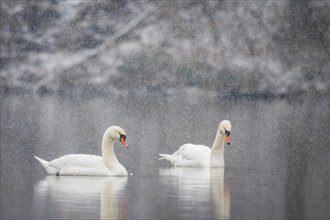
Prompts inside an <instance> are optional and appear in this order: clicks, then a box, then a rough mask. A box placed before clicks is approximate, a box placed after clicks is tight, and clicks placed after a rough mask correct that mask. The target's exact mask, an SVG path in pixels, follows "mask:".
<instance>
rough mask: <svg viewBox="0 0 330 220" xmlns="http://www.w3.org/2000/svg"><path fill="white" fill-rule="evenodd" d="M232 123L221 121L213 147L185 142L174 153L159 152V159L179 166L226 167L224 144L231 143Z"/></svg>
mask: <svg viewBox="0 0 330 220" xmlns="http://www.w3.org/2000/svg"><path fill="white" fill-rule="evenodd" d="M230 131H231V123H230V121H228V120H223V121H221V122H220V124H219V127H218V130H217V133H216V136H215V140H214V143H213V146H212V148H209V147H207V146H204V145H194V144H184V145H182V146H181V147H180V148H179V149H178V150H177V151H176V152H174V153H173V154H159V156H160V158H159V160H163V159H165V160H167V161H169V162H170V163H171V164H172V165H173V166H179V167H224V166H225V162H224V146H225V143H226V144H228V145H229V144H230Z"/></svg>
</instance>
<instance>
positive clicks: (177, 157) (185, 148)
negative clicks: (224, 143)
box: [170, 144, 211, 167]
mask: <svg viewBox="0 0 330 220" xmlns="http://www.w3.org/2000/svg"><path fill="white" fill-rule="evenodd" d="M210 152H211V149H210V148H209V147H207V146H204V145H194V144H184V145H182V146H181V147H180V148H179V150H177V151H176V152H175V153H174V154H172V157H171V160H170V161H171V163H172V164H173V165H175V166H183V167H208V166H210Z"/></svg>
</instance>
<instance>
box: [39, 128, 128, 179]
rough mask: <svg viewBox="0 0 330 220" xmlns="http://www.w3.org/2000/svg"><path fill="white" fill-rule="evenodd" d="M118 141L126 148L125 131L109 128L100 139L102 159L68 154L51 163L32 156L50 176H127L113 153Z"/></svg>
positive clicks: (94, 156) (95, 156) (93, 156)
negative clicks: (115, 142) (115, 141)
mask: <svg viewBox="0 0 330 220" xmlns="http://www.w3.org/2000/svg"><path fill="white" fill-rule="evenodd" d="M116 139H117V140H119V141H120V142H122V143H123V145H124V146H125V147H126V148H128V144H127V142H126V133H125V131H124V130H123V129H122V128H120V127H118V126H112V127H109V128H108V129H107V130H106V131H105V133H104V135H103V139H102V157H101V156H97V155H87V154H68V155H65V156H62V157H59V158H57V159H54V160H52V161H49V162H48V161H46V160H43V159H41V158H38V157H36V156H34V157H35V158H36V159H37V160H38V161H39V162H40V163H41V165H42V166H43V167H44V168H45V170H46V171H47V173H48V174H50V175H64V176H127V174H128V173H127V170H126V169H125V167H124V166H123V165H121V164H120V163H119V161H118V159H117V157H116V155H115V153H114V150H113V146H114V140H116Z"/></svg>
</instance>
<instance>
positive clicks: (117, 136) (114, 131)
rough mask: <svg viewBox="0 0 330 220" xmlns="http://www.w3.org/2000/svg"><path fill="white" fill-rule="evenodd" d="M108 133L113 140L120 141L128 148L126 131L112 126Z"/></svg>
mask: <svg viewBox="0 0 330 220" xmlns="http://www.w3.org/2000/svg"><path fill="white" fill-rule="evenodd" d="M107 133H108V134H109V136H110V138H111V139H112V140H118V141H120V142H121V143H122V144H123V145H124V147H126V148H128V143H127V142H126V132H125V131H124V129H122V128H121V127H118V126H112V127H110V128H108V129H107Z"/></svg>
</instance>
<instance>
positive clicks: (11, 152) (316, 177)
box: [1, 96, 329, 219]
mask: <svg viewBox="0 0 330 220" xmlns="http://www.w3.org/2000/svg"><path fill="white" fill-rule="evenodd" d="M222 119H229V120H231V122H232V132H231V145H230V146H226V149H225V166H226V167H225V169H224V170H223V169H193V168H170V167H168V165H167V164H166V163H165V161H158V160H157V159H156V158H157V154H158V153H172V152H174V151H175V150H176V149H177V148H178V147H179V146H181V145H182V144H184V143H188V142H190V143H196V144H204V145H208V146H211V145H212V143H213V140H214V136H215V132H216V130H217V126H218V124H219V122H220V121H221V120H222ZM111 125H119V126H121V127H123V128H124V129H125V130H126V133H127V140H128V143H129V144H130V148H129V149H128V150H126V149H124V148H123V147H121V145H120V144H116V149H115V152H116V154H117V156H118V159H119V160H120V161H121V163H122V164H123V165H124V166H125V167H126V168H127V170H128V172H129V173H132V174H133V175H131V176H128V177H127V178H118V177H117V178H116V177H54V176H48V175H47V174H46V172H45V171H44V170H43V168H42V167H41V165H40V164H39V163H38V162H37V161H36V160H35V159H34V158H33V155H37V156H39V157H41V158H43V159H46V160H51V159H53V158H56V157H59V156H62V155H65V154H69V153H87V154H98V155H100V154H101V148H100V146H101V138H102V135H103V132H104V130H105V129H106V128H107V127H109V126H111ZM13 218H19V219H28V218H30V219H31V218H32V219H78V218H84V219H170V218H173V219H329V101H328V99H327V97H324V98H308V97H307V98H300V99H299V100H286V99H283V100H273V101H264V100H261V101H260V100H259V101H251V100H236V101H221V100H219V101H217V102H208V101H206V100H203V99H200V100H196V99H193V98H192V99H183V98H177V99H173V98H166V97H163V98H157V99H155V98H152V97H148V98H145V99H136V98H122V99H121V98H117V99H114V98H112V97H109V98H91V99H84V100H75V99H70V98H60V97H41V98H40V97H39V98H34V97H30V96H8V97H1V219H13Z"/></svg>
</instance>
